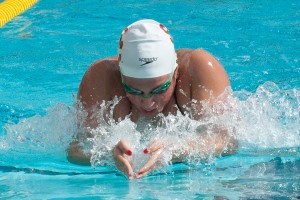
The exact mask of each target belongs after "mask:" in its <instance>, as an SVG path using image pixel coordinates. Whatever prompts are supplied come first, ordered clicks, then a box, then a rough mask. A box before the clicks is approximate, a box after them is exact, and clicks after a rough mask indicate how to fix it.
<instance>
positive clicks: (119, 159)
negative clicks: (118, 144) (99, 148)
mask: <svg viewBox="0 0 300 200" xmlns="http://www.w3.org/2000/svg"><path fill="white" fill-rule="evenodd" d="M114 158H115V163H116V167H117V168H118V169H119V170H120V171H122V172H124V173H125V174H126V176H127V177H128V178H129V179H133V178H134V172H133V169H132V167H131V165H130V161H129V160H128V158H126V157H124V155H123V153H122V152H121V151H120V149H118V148H115V149H114Z"/></svg>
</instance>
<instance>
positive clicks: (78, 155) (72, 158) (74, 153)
mask: <svg viewBox="0 0 300 200" xmlns="http://www.w3.org/2000/svg"><path fill="white" fill-rule="evenodd" d="M90 157H91V156H90V155H87V154H85V153H84V152H83V151H82V149H81V147H80V145H79V143H78V142H76V141H74V142H72V143H71V144H70V146H69V148H68V149H67V160H68V161H69V162H70V163H73V164H77V165H84V166H90V165H91V162H90Z"/></svg>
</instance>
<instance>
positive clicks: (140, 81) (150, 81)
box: [122, 74, 170, 88]
mask: <svg viewBox="0 0 300 200" xmlns="http://www.w3.org/2000/svg"><path fill="white" fill-rule="evenodd" d="M122 76H123V81H124V82H125V83H127V84H128V85H130V86H135V87H136V88H139V87H144V86H149V87H156V86H159V85H161V84H163V83H164V82H165V81H166V80H167V79H168V78H169V77H170V74H166V75H163V76H160V77H156V78H132V77H128V76H124V75H122Z"/></svg>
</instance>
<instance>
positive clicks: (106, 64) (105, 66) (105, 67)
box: [83, 57, 119, 81]
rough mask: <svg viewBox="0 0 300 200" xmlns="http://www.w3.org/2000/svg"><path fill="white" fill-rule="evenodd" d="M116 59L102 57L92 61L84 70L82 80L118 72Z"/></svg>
mask: <svg viewBox="0 0 300 200" xmlns="http://www.w3.org/2000/svg"><path fill="white" fill-rule="evenodd" d="M118 72H119V67H118V64H117V60H116V59H115V58H114V57H113V58H107V59H102V60H98V61H96V62H94V63H93V64H92V65H91V66H90V67H89V68H88V69H87V71H86V72H85V74H84V77H83V80H85V79H87V80H90V81H92V80H94V79H95V78H106V77H110V76H114V75H116V74H118Z"/></svg>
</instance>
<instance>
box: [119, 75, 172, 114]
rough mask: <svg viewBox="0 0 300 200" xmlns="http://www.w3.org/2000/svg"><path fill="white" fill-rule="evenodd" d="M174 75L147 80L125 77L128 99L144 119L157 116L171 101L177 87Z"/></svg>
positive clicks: (124, 82)
mask: <svg viewBox="0 0 300 200" xmlns="http://www.w3.org/2000/svg"><path fill="white" fill-rule="evenodd" d="M172 75H173V74H167V75H164V76H160V77H157V78H145V79H141V78H131V77H126V76H123V87H124V89H125V91H126V94H127V97H128V99H129V100H130V102H131V103H132V104H133V105H134V106H135V107H136V108H137V109H138V111H139V113H140V114H142V115H143V116H144V117H146V118H152V117H154V116H156V115H157V114H158V113H160V112H162V111H163V109H164V107H165V106H166V105H167V103H168V102H169V101H170V99H171V97H172V95H173V92H174V86H175V78H174V77H175V76H172Z"/></svg>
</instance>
